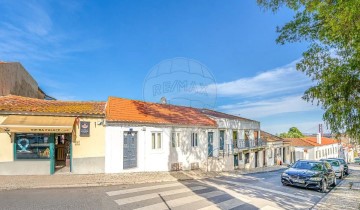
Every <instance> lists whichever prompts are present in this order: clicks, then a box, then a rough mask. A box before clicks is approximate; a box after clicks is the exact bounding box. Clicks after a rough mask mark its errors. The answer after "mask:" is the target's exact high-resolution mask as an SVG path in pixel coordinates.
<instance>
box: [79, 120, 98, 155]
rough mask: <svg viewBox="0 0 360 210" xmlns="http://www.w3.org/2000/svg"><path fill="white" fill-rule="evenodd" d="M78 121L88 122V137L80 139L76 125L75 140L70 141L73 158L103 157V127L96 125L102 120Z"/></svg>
mask: <svg viewBox="0 0 360 210" xmlns="http://www.w3.org/2000/svg"><path fill="white" fill-rule="evenodd" d="M80 121H89V122H90V137H80V127H79V126H78V125H76V140H73V141H72V148H73V149H72V151H73V153H72V154H73V158H86V157H105V126H103V125H98V124H97V122H99V121H102V119H101V118H97V119H96V118H80ZM95 124H96V125H95ZM79 125H80V123H79Z"/></svg>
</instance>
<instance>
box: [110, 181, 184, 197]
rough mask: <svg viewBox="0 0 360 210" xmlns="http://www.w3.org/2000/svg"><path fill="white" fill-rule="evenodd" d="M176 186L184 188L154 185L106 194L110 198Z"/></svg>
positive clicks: (170, 185)
mask: <svg viewBox="0 0 360 210" xmlns="http://www.w3.org/2000/svg"><path fill="white" fill-rule="evenodd" d="M176 186H184V184H182V183H171V184H163V185H154V186H147V187H139V188H131V189H124V190H116V191H110V192H107V193H106V194H108V196H114V195H124V194H128V193H135V192H142V191H146V190H155V189H161V188H166V187H176Z"/></svg>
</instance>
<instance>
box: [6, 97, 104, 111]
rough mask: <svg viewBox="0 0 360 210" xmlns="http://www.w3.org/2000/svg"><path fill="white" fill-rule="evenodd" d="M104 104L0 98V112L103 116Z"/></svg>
mask: <svg viewBox="0 0 360 210" xmlns="http://www.w3.org/2000/svg"><path fill="white" fill-rule="evenodd" d="M105 105H106V102H84V101H77V102H75V101H50V100H42V99H35V98H27V97H22V96H15V95H7V96H0V112H19V113H24V112H32V113H48V114H78V115H81V114H84V115H105Z"/></svg>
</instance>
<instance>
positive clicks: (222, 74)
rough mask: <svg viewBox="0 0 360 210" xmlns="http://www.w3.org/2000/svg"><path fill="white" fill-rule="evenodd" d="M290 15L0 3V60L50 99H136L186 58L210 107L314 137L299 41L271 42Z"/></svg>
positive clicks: (235, 6)
mask: <svg viewBox="0 0 360 210" xmlns="http://www.w3.org/2000/svg"><path fill="white" fill-rule="evenodd" d="M292 15H293V13H292V12H291V11H289V10H287V9H285V8H284V9H282V10H281V11H280V12H278V13H276V14H273V13H272V12H264V11H263V10H262V9H261V8H259V7H258V6H257V5H256V1H255V0H254V1H240V0H239V1H228V2H226V3H224V2H222V1H213V0H206V1H205V0H198V1H191V0H183V1H165V0H164V1H160V0H158V1H131V0H128V1H126V0H124V1H107V2H106V3H104V2H103V1H100V0H99V1H95V0H92V1H90V0H89V1H85V0H84V1H20V0H16V1H12V0H8V1H7V0H0V40H1V42H0V60H3V61H18V62H21V63H22V64H23V66H24V67H25V68H26V69H27V70H28V71H29V72H30V74H31V75H33V77H34V78H35V79H36V80H37V81H38V83H39V86H40V87H41V88H42V89H44V90H45V92H47V93H48V94H49V95H51V96H54V97H56V98H58V99H62V100H106V99H107V97H108V96H119V97H125V98H132V99H140V100H142V99H143V84H144V80H145V78H146V76H147V75H148V74H149V71H150V70H151V69H152V68H153V67H154V66H155V65H156V64H158V63H160V62H161V61H163V60H166V59H171V58H176V57H185V58H190V59H193V60H196V61H199V62H201V63H202V64H204V65H206V67H207V69H208V70H209V71H210V72H211V73H212V75H213V77H214V78H215V80H216V82H217V97H216V99H217V100H216V104H215V106H214V108H215V109H217V110H219V111H224V112H227V113H231V114H236V115H240V116H243V117H247V118H251V119H256V120H259V121H260V122H261V126H262V128H263V129H264V130H266V131H269V132H271V133H280V132H285V131H287V130H288V128H289V127H291V126H297V127H298V128H299V129H300V130H302V131H303V132H316V131H317V124H318V123H321V122H322V114H323V111H322V110H321V109H320V108H318V107H316V106H313V105H311V104H308V103H306V102H304V101H302V100H301V96H302V94H303V92H304V91H305V90H306V89H307V88H308V87H310V86H311V84H312V82H311V81H310V80H309V79H308V78H307V77H306V76H305V75H304V74H302V73H300V72H297V71H296V70H295V63H296V61H297V60H299V59H301V53H302V52H303V51H304V50H305V49H306V46H307V45H306V43H300V44H299V43H296V44H287V45H277V44H276V43H275V39H276V37H277V34H276V32H275V29H276V26H281V25H283V24H284V23H285V22H287V21H289V20H290V19H291V18H292Z"/></svg>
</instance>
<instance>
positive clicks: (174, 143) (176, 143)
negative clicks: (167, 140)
mask: <svg viewBox="0 0 360 210" xmlns="http://www.w3.org/2000/svg"><path fill="white" fill-rule="evenodd" d="M180 139H181V135H180V132H172V133H171V147H172V148H176V147H180Z"/></svg>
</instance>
